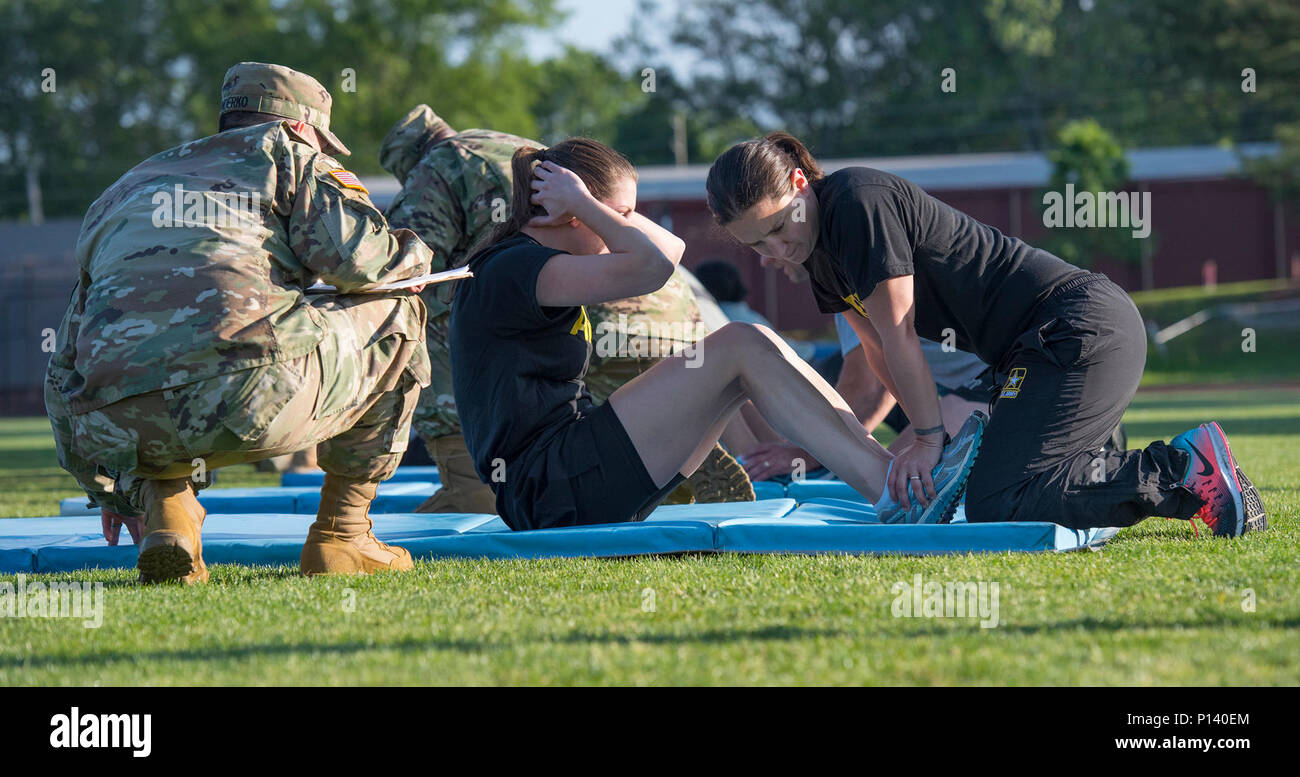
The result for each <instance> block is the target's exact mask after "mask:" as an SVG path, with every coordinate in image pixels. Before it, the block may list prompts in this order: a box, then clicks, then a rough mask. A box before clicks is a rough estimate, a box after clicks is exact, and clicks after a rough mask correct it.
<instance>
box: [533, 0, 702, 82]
mask: <svg viewBox="0 0 1300 777" xmlns="http://www.w3.org/2000/svg"><path fill="white" fill-rule="evenodd" d="M679 2H682V0H654V2H653V3H652V5H651V8H652V12H653V13H654V15H655V18H656V19H657V20H659V21H660V22H663V23H664V24H663V25H655V29H657V30H663V29H666V23H667V22H670V21H671V20H672V18H673V17H674V15H675V14H676V10H677V7H678V4H679ZM637 4H638V0H559V2H558V3H557V5H558V6H559V7H560V8H561V9H563V10H564V11H567V12H568V14H569V17H568V19H566V20H565V22H564V23H563V24H562V25H560V26H559V27H558V29H556V30H550V31H546V32H529V33H526V34H525V36H524V38H525V40H526V41H527V46H528V54H529V56H531V57H532V58H533V59H545V58H547V57H550V56H552V55H554V54H557V53H558V52H559V51H560V49H561V48H562V47H563V46H564V44H566V43H572V44H573V45H575V46H577V47H579V48H583V49H588V50H590V51H598V52H600V53H602V54H609V55H611V58H612V59H613V60H614V62H615V64H616V65H620V66H624V67H630V66H632V65H640V64H642V63H633V62H628V61H626V60H624V59H623V58H621V57H620V56H619V54H618V52H616V51H613V50H612V49H611V47H610V45H609V44H610V41H612V40H614V39H615V38H617V37H619V36H621V35H623V34H624V33H626V32H627V31H628V26H629V24H630V22H631V19H632V17H633V16H634V15H635V13H636V9H637ZM658 42H659V43H660V44H661V46H662V44H665V43H666V41H665V40H662V39H660V40H659V41H658ZM663 51H664V50H663V49H662V48H661V53H662V52H663ZM665 59H666V60H668V63H669V64H671V65H673V67H674V68H677V67H683V66H685V65H687V64H688V62H689V56H687V55H684V54H681V53H678V54H675V55H674V54H671V53H669V54H667V56H665Z"/></svg>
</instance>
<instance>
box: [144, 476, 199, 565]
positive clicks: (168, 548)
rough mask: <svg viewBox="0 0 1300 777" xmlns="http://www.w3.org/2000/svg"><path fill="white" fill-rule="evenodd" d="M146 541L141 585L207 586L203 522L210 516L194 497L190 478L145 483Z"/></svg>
mask: <svg viewBox="0 0 1300 777" xmlns="http://www.w3.org/2000/svg"><path fill="white" fill-rule="evenodd" d="M140 495H141V497H142V498H143V499H144V504H145V513H144V538H143V539H141V540H140V556H139V558H138V560H137V561H136V567H137V568H139V570H140V582H142V583H162V582H171V581H180V582H183V583H206V582H208V567H207V565H206V564H204V563H203V519H204V518H206V517H207V513H206V512H205V511H204V509H203V508H202V507H201V506H200V505H199V500H198V499H197V498H196V497H195V496H194V489H193V487H191V485H190V480H189V478H173V479H170V480H146V481H145V482H144V485H143V486H141V487H140Z"/></svg>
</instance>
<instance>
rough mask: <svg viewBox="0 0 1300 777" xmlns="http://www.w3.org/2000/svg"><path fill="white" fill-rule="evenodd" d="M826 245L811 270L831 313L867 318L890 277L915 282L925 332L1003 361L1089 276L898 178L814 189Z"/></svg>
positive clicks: (868, 174) (841, 181) (850, 174)
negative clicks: (1038, 315) (1062, 292)
mask: <svg viewBox="0 0 1300 777" xmlns="http://www.w3.org/2000/svg"><path fill="white" fill-rule="evenodd" d="M813 192H814V193H815V194H816V196H817V205H818V211H819V216H818V222H819V224H818V228H819V232H818V238H817V247H816V248H815V249H814V250H813V253H812V255H811V256H810V257H809V258H808V262H807V263H806V265H805V267H806V269H807V270H808V274H809V276H810V279H811V283H812V290H813V295H814V297H815V298H816V299H817V307H818V308H819V309H820V310H821V311H822V312H823V313H839V312H842V311H846V310H849V309H854V310H857V311H858V312H859V313H861V314H862V315H864V316H865V315H866V310H865V308H864V302H863V301H864V300H866V299H867V297H869V296H871V292H872V291H874V290H875V288H876V285H877V284H879V283H880V282H881V281H883V280H885V279H887V278H893V277H896V276H900V275H911V276H913V288H914V294H913V298H914V300H915V306H916V332H917V334H919V335H920V336H922V337H925V338H928V339H930V340H937V341H942V340H944V339H945V335H946V334H947V333H946V332H945V331H944V330H946V329H949V328H951V329H952V330H953V332H954V333H955V335H956V343H955V344H956V346H957V348H958V349H960V350H963V351H970V352H972V353H975V354H977V355H978V356H979V357H980V358H981V359H982V360H984V362H985V363H986V364H991V365H997V364H998V363H999V362H1000V361H1001V360H1002V357H1003V356H1004V355H1005V354H1006V353H1007V352H1008V351H1009V350H1010V349H1011V346H1012V344H1013V343H1014V342H1015V340H1016V338H1017V337H1019V336H1020V334H1021V333H1022V332H1023V331H1024V330H1025V328H1026V327H1027V326H1028V325H1029V324H1030V323H1031V321H1030V319H1031V316H1032V314H1033V311H1034V308H1035V307H1036V306H1037V304H1038V303H1039V302H1040V301H1041V300H1042V299H1044V298H1045V297H1046V296H1047V295H1048V294H1049V293H1051V291H1052V289H1054V288H1055V287H1056V286H1058V285H1059V284H1060V283H1062V282H1063V281H1065V280H1068V279H1070V278H1073V277H1075V276H1077V275H1080V274H1083V273H1084V272H1085V271H1084V270H1081V269H1079V268H1078V267H1075V266H1074V265H1072V264H1069V263H1067V262H1065V261H1064V260H1062V259H1059V258H1057V257H1056V256H1053V255H1052V254H1050V253H1048V252H1046V251H1043V250H1040V249H1037V248H1034V247H1033V246H1031V245H1029V244H1027V243H1025V242H1024V241H1022V240H1019V239H1017V238H1014V237H1008V236H1007V235H1004V234H1002V233H1001V232H999V231H998V230H996V229H994V228H993V227H990V226H989V225H987V224H983V223H981V222H979V221H976V220H975V219H973V218H971V217H970V216H968V215H966V214H965V213H962V212H961V211H959V210H957V209H956V208H953V207H952V206H950V205H947V204H945V203H943V202H940V201H939V200H937V199H935V198H934V197H931V196H930V195H928V194H926V193H925V192H924V191H922V190H921V188H920V187H918V186H916V185H915V184H913V183H911V182H910V181H907V180H906V179H903V178H900V177H898V176H896V175H893V174H890V173H886V172H884V171H881V170H873V169H871V168H869V167H847V168H844V169H841V170H838V171H836V172H834V173H832V174H830V175H828V176H827V177H825V178H823V179H822V180H820V181H817V182H815V183H813Z"/></svg>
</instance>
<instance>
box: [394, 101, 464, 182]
mask: <svg viewBox="0 0 1300 777" xmlns="http://www.w3.org/2000/svg"><path fill="white" fill-rule="evenodd" d="M450 130H451V127H450V126H449V125H448V124H447V122H445V121H443V120H442V117H440V116H439V115H438V114H436V113H434V112H433V109H432V108H430V107H429V106H427V105H425V104H424V103H421V104H419V105H417V106H415V107H414V108H412V109H411V110H409V111H407V113H406V115H405V116H403V117H402V118H401V120H400V121H398V122H397V123H396V124H394V125H393V128H392V129H390V130H389V131H388V134H387V135H385V136H384V140H383V142H382V143H380V144H379V166H380V167H382V168H384V169H385V170H387V171H388V172H390V173H392V174H393V176H394V177H395V178H397V180H399V181H404V180H405V179H406V174H407V173H408V172H410V170H411V168H413V167H415V164H416V163H417V162H419V161H420V158H421V157H423V156H424V151H425V149H426V148H428V147H429V145H430V144H431V143H432V142H433V141H434V139H435V138H437V136H438V134H439V133H441V132H447V131H450Z"/></svg>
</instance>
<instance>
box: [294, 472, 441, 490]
mask: <svg viewBox="0 0 1300 777" xmlns="http://www.w3.org/2000/svg"><path fill="white" fill-rule="evenodd" d="M323 482H325V473H324V472H286V473H284V474H283V475H281V476H280V485H282V486H315V487H316V488H320V486H321V483H323ZM384 482H385V483H440V482H442V480H441V478H440V477H439V475H438V468H437V467H398V468H397V471H396V472H394V473H393V476H392V477H391V478H389V479H388V480H386V481H384Z"/></svg>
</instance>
